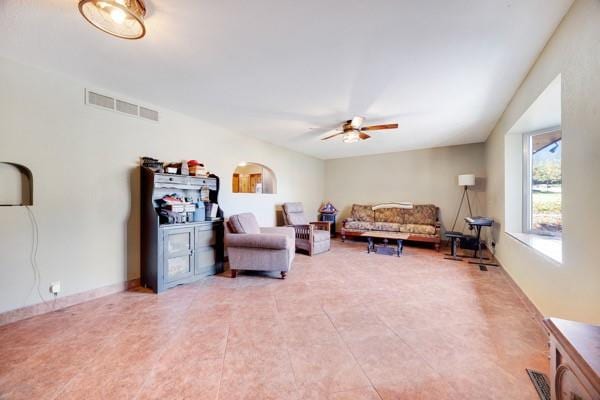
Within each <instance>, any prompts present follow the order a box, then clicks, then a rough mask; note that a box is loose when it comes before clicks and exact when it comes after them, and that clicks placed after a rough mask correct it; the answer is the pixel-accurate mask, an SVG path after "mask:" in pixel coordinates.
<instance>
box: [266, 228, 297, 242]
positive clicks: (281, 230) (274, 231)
mask: <svg viewBox="0 0 600 400" xmlns="http://www.w3.org/2000/svg"><path fill="white" fill-rule="evenodd" d="M260 233H272V234H278V235H285V236H287V237H289V238H290V239H293V238H295V237H296V233H295V232H294V228H293V227H291V226H273V227H266V228H262V227H261V228H260Z"/></svg>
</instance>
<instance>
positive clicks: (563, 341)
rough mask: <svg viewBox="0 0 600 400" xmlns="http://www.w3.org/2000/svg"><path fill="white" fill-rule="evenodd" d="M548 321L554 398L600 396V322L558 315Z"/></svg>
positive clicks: (568, 399)
mask: <svg viewBox="0 0 600 400" xmlns="http://www.w3.org/2000/svg"><path fill="white" fill-rule="evenodd" d="M544 324H545V325H546V328H547V329H548V331H549V332H550V386H551V393H552V400H600V326H597V325H588V324H583V323H579V322H574V321H567V320H563V319H558V318H549V319H546V320H545V321H544Z"/></svg>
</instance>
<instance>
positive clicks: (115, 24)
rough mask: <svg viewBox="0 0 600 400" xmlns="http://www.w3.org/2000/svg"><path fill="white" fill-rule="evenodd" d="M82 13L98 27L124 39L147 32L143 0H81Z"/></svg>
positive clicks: (136, 36) (133, 37) (140, 35)
mask: <svg viewBox="0 0 600 400" xmlns="http://www.w3.org/2000/svg"><path fill="white" fill-rule="evenodd" d="M79 11H80V12H81V15H83V17H84V18H85V19H86V20H87V21H88V22H89V23H90V24H92V25H94V26H95V27H96V28H98V29H100V30H103V31H104V32H106V33H109V34H111V35H113V36H117V37H120V38H123V39H139V38H141V37H142V36H144V34H145V33H146V28H145V26H144V15H146V7H145V5H144V2H143V0H81V1H80V2H79Z"/></svg>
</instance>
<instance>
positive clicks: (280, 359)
mask: <svg viewBox="0 0 600 400" xmlns="http://www.w3.org/2000/svg"><path fill="white" fill-rule="evenodd" d="M275 276H276V275H273V277H272V278H271V277H268V276H259V275H256V274H254V275H245V274H242V275H240V276H238V278H237V279H231V278H229V277H228V276H227V274H225V275H223V276H215V277H211V278H209V279H207V280H205V281H202V282H199V283H196V284H192V285H188V286H181V287H178V288H175V289H171V290H169V291H168V292H166V293H164V294H162V295H159V296H157V295H154V294H151V293H148V292H146V291H144V290H142V289H140V290H135V291H130V292H127V293H122V294H117V295H111V296H108V297H104V298H101V299H98V300H94V301H91V302H88V303H84V304H80V305H77V306H73V307H71V308H68V309H64V310H62V311H58V312H54V313H50V314H46V315H42V316H38V317H35V318H32V319H29V320H25V321H20V322H18V323H14V324H11V325H6V326H2V327H0V360H1V361H0V399H86V400H92V399H261V400H263V399H294V400H296V399H298V400H299V399H335V400H342V399H344V400H349V399H361V400H370V399H384V400H391V399H411V400H414V399H437V400H441V399H511V400H514V399H537V395H536V393H535V391H534V389H533V387H532V386H531V383H530V382H529V378H528V377H527V374H526V373H525V368H526V367H530V368H535V369H538V370H542V371H545V372H547V368H548V361H547V358H546V353H547V344H546V342H547V340H546V338H545V336H544V334H543V331H542V330H541V328H540V327H539V325H538V324H537V323H536V322H535V321H534V320H533V318H532V316H531V315H529V314H528V312H527V311H526V309H525V307H524V306H523V304H521V303H520V301H519V300H518V297H517V296H516V294H515V293H514V292H513V290H512V288H511V286H510V285H509V283H508V282H507V281H506V277H505V276H504V275H503V274H502V273H501V272H500V271H498V270H493V269H491V270H490V271H489V272H481V271H479V269H477V267H476V266H474V265H469V264H467V263H464V262H462V263H457V262H453V261H447V260H444V259H443V258H442V253H436V252H435V251H433V250H430V249H424V248H416V247H410V246H407V247H406V248H405V255H404V256H402V257H401V258H397V257H392V256H384V255H376V254H371V255H368V254H366V251H365V245H364V244H362V243H359V242H346V243H341V242H339V241H336V242H334V244H333V249H332V251H331V252H329V253H326V254H322V255H319V256H315V257H312V258H310V257H307V256H304V255H298V256H297V258H296V260H295V262H294V266H293V269H292V271H291V273H290V274H289V275H288V278H287V279H286V280H281V279H276V278H275Z"/></svg>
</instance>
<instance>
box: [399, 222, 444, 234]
mask: <svg viewBox="0 0 600 400" xmlns="http://www.w3.org/2000/svg"><path fill="white" fill-rule="evenodd" d="M399 231H400V232H402V233H418V234H422V235H435V226H433V225H422V224H402V225H400V230H399Z"/></svg>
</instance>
